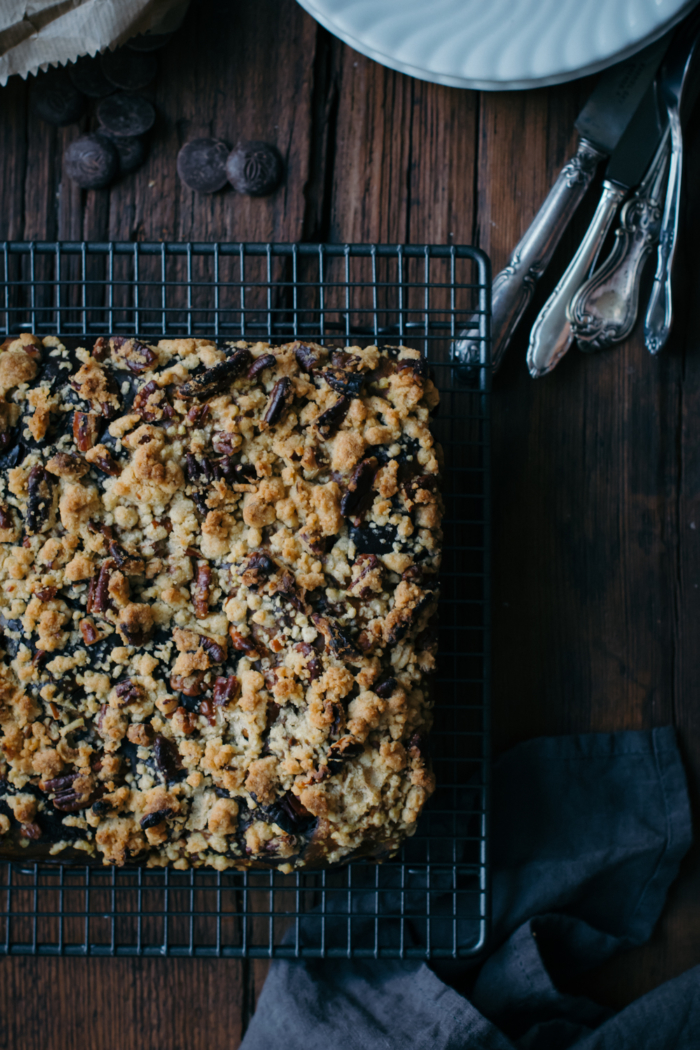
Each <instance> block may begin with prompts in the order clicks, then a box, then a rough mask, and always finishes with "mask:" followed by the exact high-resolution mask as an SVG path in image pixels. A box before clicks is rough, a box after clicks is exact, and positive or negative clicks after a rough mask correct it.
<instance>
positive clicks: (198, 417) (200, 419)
mask: <svg viewBox="0 0 700 1050" xmlns="http://www.w3.org/2000/svg"><path fill="white" fill-rule="evenodd" d="M144 389H145V388H144ZM210 412H211V409H210V408H209V405H208V404H204V405H192V408H191V409H190V410H189V412H188V413H187V417H186V418H187V422H188V423H191V424H192V426H194V427H200V428H201V427H203V426H204V424H205V423H206V421H207V419H208V418H209V414H210Z"/></svg>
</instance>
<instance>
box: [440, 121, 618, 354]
mask: <svg viewBox="0 0 700 1050" xmlns="http://www.w3.org/2000/svg"><path fill="white" fill-rule="evenodd" d="M605 156H606V154H604V153H601V152H600V150H598V149H596V148H595V146H593V145H592V144H591V143H590V142H588V141H587V140H586V139H581V141H580V143H579V147H578V149H577V151H576V153H575V155H574V156H573V157H572V158H571V160H570V161H568V162H567V163H566V164H565V165H564V167H563V168H562V169H561V171H560V172H559V175H558V176H557V181H556V182H555V183H554V185H553V186H552V188H551V190H550V191H549V194H548V195H547V199H546V200H545V202H544V204H543V205H542V207H541V208H540V210H539V211H538V213H537V215H536V216H535V218H534V220H533V221H532V223H531V225H530V228H529V229H528V230H527V232H526V233H525V235H524V237H523V238H522V239H521V241H520V243H519V244H518V245H517V246H516V248H515V249H514V251H513V254H512V255H511V257H510V260H509V261H508V265H507V266H506V267H505V269H503V270H501V272H500V273H499V274H498V276H497V277H496V278H495V279H494V282H493V287H492V300H491V303H492V321H491V332H492V344H491V363H492V365H493V369H494V371H495V370H496V369H497V368H498V366H499V365H500V363H501V360H502V359H503V354H504V352H505V349H506V347H507V346H508V343H509V342H510V339H511V336H512V335H513V332H514V331H515V328H516V326H517V324H518V322H519V321H520V318H521V317H522V315H523V314H524V312H525V310H526V309H527V307H528V305H529V304H530V302H531V300H532V296H533V294H534V291H535V285H536V284H537V281H538V280H539V278H540V277H541V276H542V274H543V273H544V271H545V270H546V268H547V265H548V264H549V261H550V259H551V258H552V255H553V254H554V250H555V248H556V247H557V245H558V243H559V241H560V240H561V238H562V235H563V233H564V230H565V229H566V227H567V226H568V224H569V222H570V220H571V217H572V216H573V214H574V212H575V211H576V208H577V207H578V205H579V204H580V202H581V199H582V198H583V195H584V194H585V192H586V190H587V189H588V187H589V185H590V183H591V179H592V178H593V176H594V174H595V170H596V168H597V166H598V164H599V163H600V161H601V160H603V158H604V157H605ZM477 323H478V322H476V321H475V326H476V324H477ZM453 359H454V360H455V362H456V363H459V364H463V365H466V366H467V367H475V366H478V364H479V343H478V342H477V341H476V340H475V338H474V332H473V330H472V329H470V328H467V329H465V330H464V331H462V332H460V333H459V337H458V338H457V339H456V340H455V343H454V348H453Z"/></svg>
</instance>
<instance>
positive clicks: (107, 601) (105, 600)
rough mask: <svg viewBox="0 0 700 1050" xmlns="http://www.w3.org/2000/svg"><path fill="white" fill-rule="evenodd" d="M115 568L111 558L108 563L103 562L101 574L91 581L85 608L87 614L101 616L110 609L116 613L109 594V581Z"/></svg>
mask: <svg viewBox="0 0 700 1050" xmlns="http://www.w3.org/2000/svg"><path fill="white" fill-rule="evenodd" d="M114 567H115V566H114V561H113V560H112V559H111V558H107V560H106V561H103V562H102V565H101V566H100V571H99V573H97V575H96V576H93V577H92V579H91V580H90V585H89V587H88V596H87V605H86V608H85V611H86V612H87V613H97V615H98V616H99V615H101V614H103V613H105V612H107V610H108V609H111V610H112V612H114V602H113V601H112V599H111V597H110V594H109V581H110V577H111V575H112V572H113V570H114Z"/></svg>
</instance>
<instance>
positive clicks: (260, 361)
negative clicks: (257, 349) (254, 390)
mask: <svg viewBox="0 0 700 1050" xmlns="http://www.w3.org/2000/svg"><path fill="white" fill-rule="evenodd" d="M276 363H277V358H276V357H275V355H274V354H263V355H262V356H261V357H256V359H255V361H253V363H252V365H251V366H250V368H249V369H248V372H247V373H246V379H257V377H258V376H259V375H260V373H261V372H264V371H265V369H266V368H272V366H273V365H275V364H276Z"/></svg>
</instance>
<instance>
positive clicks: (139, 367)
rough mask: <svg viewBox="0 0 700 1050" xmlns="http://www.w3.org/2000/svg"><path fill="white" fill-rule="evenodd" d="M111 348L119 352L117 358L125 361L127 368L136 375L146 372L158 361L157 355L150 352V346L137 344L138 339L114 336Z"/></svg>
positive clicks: (153, 351) (152, 351)
mask: <svg viewBox="0 0 700 1050" xmlns="http://www.w3.org/2000/svg"><path fill="white" fill-rule="evenodd" d="M112 346H113V347H114V348H115V350H118V351H119V356H120V357H122V358H124V360H125V361H126V365H127V368H128V369H129V371H130V372H134V373H135V374H136V375H138V374H139V372H147V371H149V369H151V368H152V367H153V365H154V364H155V363H156V362H157V360H158V354H157V353H156V352H155V350H151V348H150V346H146V344H145V343H141V342H139V340H138V339H124V338H123V337H122V336H115V337H114V338H113V339H112Z"/></svg>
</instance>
